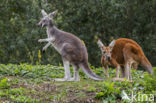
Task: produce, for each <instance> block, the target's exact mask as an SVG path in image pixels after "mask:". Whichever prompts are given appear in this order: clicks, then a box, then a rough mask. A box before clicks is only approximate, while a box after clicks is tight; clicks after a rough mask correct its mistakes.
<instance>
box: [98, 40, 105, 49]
mask: <svg viewBox="0 0 156 103" xmlns="http://www.w3.org/2000/svg"><path fill="white" fill-rule="evenodd" d="M97 44H98V46H99V47H100V48H102V47H103V46H104V45H103V43H102V42H101V40H98V42H97Z"/></svg>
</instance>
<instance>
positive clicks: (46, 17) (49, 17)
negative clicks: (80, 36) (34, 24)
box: [38, 10, 57, 27]
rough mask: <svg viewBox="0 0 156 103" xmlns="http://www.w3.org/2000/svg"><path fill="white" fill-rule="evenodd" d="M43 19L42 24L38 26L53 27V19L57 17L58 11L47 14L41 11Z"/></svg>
mask: <svg viewBox="0 0 156 103" xmlns="http://www.w3.org/2000/svg"><path fill="white" fill-rule="evenodd" d="M41 13H42V16H43V18H41V20H40V22H39V23H38V26H42V27H44V26H50V25H53V17H54V16H55V15H56V13H57V10H56V11H54V12H52V13H50V14H47V13H46V12H45V11H44V10H41Z"/></svg>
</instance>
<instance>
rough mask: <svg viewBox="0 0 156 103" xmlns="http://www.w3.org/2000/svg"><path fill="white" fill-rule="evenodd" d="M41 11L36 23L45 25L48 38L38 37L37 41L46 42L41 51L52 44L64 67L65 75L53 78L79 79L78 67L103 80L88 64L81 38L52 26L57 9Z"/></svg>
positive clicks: (61, 79) (64, 79) (92, 76)
mask: <svg viewBox="0 0 156 103" xmlns="http://www.w3.org/2000/svg"><path fill="white" fill-rule="evenodd" d="M41 13H42V15H43V18H42V19H41V21H40V22H39V23H38V25H39V26H42V27H44V26H46V29H47V35H48V38H46V39H39V40H38V42H48V43H47V44H46V45H45V46H44V47H43V51H45V50H46V49H47V48H48V47H49V46H50V45H52V46H53V47H54V48H55V49H56V50H57V51H58V52H59V53H60V54H61V56H62V60H63V65H64V69H65V77H64V78H56V79H55V80H56V81H79V80H80V78H79V73H78V70H79V68H81V69H82V70H83V71H84V73H85V74H86V75H88V77H90V78H91V79H93V80H103V79H102V78H100V77H98V76H96V75H95V74H94V73H93V72H92V71H91V69H90V67H89V66H88V53H87V50H86V47H85V46H84V44H83V43H82V42H81V40H80V39H79V38H78V37H76V36H75V35H73V34H70V33H67V32H64V31H61V30H59V29H58V28H56V27H55V26H54V23H53V19H52V18H53V16H54V15H55V14H56V13H57V11H54V12H52V13H50V14H47V13H46V12H45V11H44V10H41ZM70 64H71V65H72V66H73V70H74V74H73V78H71V74H70Z"/></svg>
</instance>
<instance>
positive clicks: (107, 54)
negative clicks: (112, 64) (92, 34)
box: [97, 40, 115, 61]
mask: <svg viewBox="0 0 156 103" xmlns="http://www.w3.org/2000/svg"><path fill="white" fill-rule="evenodd" d="M97 43H98V45H99V47H100V49H101V53H102V56H103V57H104V59H105V60H108V61H109V60H111V59H112V57H111V55H112V50H113V47H114V44H115V40H113V41H112V42H111V43H110V44H109V46H104V44H103V43H102V42H101V41H100V40H98V42H97Z"/></svg>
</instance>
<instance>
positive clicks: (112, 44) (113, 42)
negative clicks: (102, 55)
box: [109, 40, 115, 48]
mask: <svg viewBox="0 0 156 103" xmlns="http://www.w3.org/2000/svg"><path fill="white" fill-rule="evenodd" d="M114 45H115V40H113V41H112V42H111V43H110V44H109V47H111V48H113V47H114Z"/></svg>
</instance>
